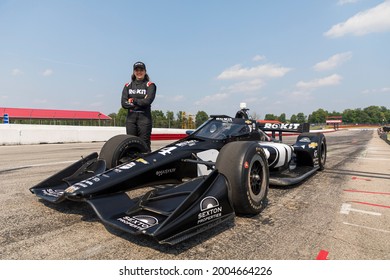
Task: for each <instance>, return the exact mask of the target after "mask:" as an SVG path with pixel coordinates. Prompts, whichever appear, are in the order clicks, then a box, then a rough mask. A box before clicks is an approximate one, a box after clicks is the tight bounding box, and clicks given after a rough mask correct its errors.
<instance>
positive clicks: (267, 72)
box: [217, 64, 291, 80]
mask: <svg viewBox="0 0 390 280" xmlns="http://www.w3.org/2000/svg"><path fill="white" fill-rule="evenodd" d="M290 70H291V69H290V68H287V67H281V66H279V65H275V64H264V65H259V66H256V67H252V68H242V67H241V65H240V64H237V65H234V66H232V67H230V68H228V69H226V70H225V71H223V72H222V73H221V74H220V75H219V76H218V77H217V78H218V79H219V80H230V79H251V78H259V77H269V78H276V77H283V76H284V75H285V74H286V73H287V72H289V71H290Z"/></svg>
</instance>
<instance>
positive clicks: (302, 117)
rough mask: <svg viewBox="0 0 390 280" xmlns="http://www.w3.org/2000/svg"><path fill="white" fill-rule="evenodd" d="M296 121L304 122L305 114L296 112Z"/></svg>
mask: <svg viewBox="0 0 390 280" xmlns="http://www.w3.org/2000/svg"><path fill="white" fill-rule="evenodd" d="M297 121H298V123H304V122H306V116H305V114H304V113H298V114H297Z"/></svg>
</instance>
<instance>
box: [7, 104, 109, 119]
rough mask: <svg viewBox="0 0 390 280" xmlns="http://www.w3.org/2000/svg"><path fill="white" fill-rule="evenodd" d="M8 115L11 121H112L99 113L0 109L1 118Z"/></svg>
mask: <svg viewBox="0 0 390 280" xmlns="http://www.w3.org/2000/svg"><path fill="white" fill-rule="evenodd" d="M5 114H8V116H9V118H10V120H33V119H35V120H98V121H100V120H111V118H110V117H109V116H107V115H105V114H103V113H100V112H98V111H75V110H52V109H32V108H4V107H0V118H3V116H4V115H5Z"/></svg>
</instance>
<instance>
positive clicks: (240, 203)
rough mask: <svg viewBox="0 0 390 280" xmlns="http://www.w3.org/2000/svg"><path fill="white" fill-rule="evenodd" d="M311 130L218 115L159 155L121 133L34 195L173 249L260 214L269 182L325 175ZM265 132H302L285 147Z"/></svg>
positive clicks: (320, 143)
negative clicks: (70, 204)
mask: <svg viewBox="0 0 390 280" xmlns="http://www.w3.org/2000/svg"><path fill="white" fill-rule="evenodd" d="M236 116H240V115H236ZM307 131H308V126H307V125H300V124H278V125H276V124H267V123H266V124H259V123H258V122H257V121H255V120H250V119H247V118H241V117H234V118H233V117H229V116H225V115H214V116H211V117H210V119H209V120H208V121H206V122H205V123H204V124H203V125H201V126H200V127H199V128H198V129H196V130H195V131H190V132H188V136H187V137H185V138H183V139H180V140H178V141H176V142H173V143H171V144H169V145H167V146H165V147H163V148H160V149H158V150H155V151H153V152H147V151H148V148H147V146H146V144H145V143H144V142H143V141H142V140H141V139H140V138H138V137H135V136H130V135H116V136H114V137H112V138H111V139H109V140H108V141H107V142H106V143H105V144H104V145H103V147H102V149H101V151H100V153H99V154H98V153H92V154H90V155H88V156H86V157H85V158H82V159H81V160H79V161H78V162H76V163H74V164H72V165H70V166H69V167H67V168H65V169H64V170H62V171H60V172H58V173H56V174H54V175H53V176H51V177H49V178H48V179H46V180H44V181H42V182H40V183H39V184H37V185H35V186H33V187H31V188H30V190H31V192H32V193H34V194H35V195H37V196H38V197H39V198H41V199H43V200H45V201H49V202H52V203H61V202H62V201H64V200H72V201H84V202H87V203H88V204H90V205H91V206H92V208H93V209H94V211H95V212H96V214H97V215H98V217H99V218H100V219H101V220H102V222H103V223H105V224H107V225H109V226H113V227H115V228H119V229H121V230H123V231H125V232H128V233H131V234H135V235H137V234H143V235H148V236H152V237H154V238H155V239H156V240H157V241H158V242H159V243H166V244H171V245H172V244H176V243H179V242H181V241H183V240H186V239H187V238H190V237H191V236H194V235H196V234H199V233H201V232H203V231H206V230H207V229H209V228H211V227H214V226H217V225H218V224H220V223H222V222H226V221H229V220H232V219H234V216H235V215H236V214H244V215H256V214H258V213H260V212H261V211H262V210H263V209H264V207H265V206H266V204H267V194H268V191H269V185H270V184H271V185H278V186H288V185H294V184H298V183H300V182H302V181H304V180H305V179H306V178H308V177H309V176H310V175H312V174H313V173H315V172H316V171H317V170H322V169H324V166H325V162H326V139H325V136H324V135H323V134H322V133H310V132H307ZM266 132H272V136H275V133H276V132H278V133H283V132H295V133H300V134H299V135H298V137H297V140H296V143H295V144H294V145H287V144H284V143H282V142H281V140H282V139H281V136H280V139H279V140H277V139H275V138H273V137H270V136H268V135H267V134H266ZM280 135H282V134H280ZM142 187H153V189H152V190H150V191H147V192H146V194H144V195H143V196H141V197H132V193H131V190H133V189H136V188H142Z"/></svg>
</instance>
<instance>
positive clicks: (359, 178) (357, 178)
mask: <svg viewBox="0 0 390 280" xmlns="http://www.w3.org/2000/svg"><path fill="white" fill-rule="evenodd" d="M351 179H352V180H362V181H371V179H367V178H361V177H356V176H353V177H352V178H351Z"/></svg>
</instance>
